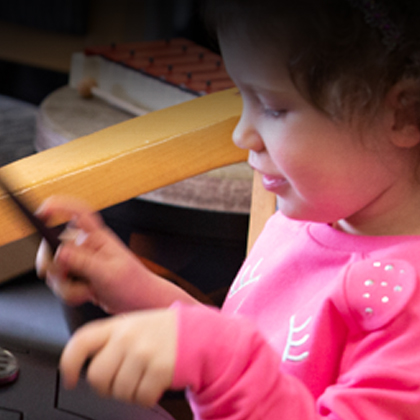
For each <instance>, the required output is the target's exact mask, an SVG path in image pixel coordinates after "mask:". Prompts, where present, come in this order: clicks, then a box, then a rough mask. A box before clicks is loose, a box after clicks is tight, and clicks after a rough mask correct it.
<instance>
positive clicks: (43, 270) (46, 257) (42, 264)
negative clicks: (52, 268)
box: [35, 239, 53, 279]
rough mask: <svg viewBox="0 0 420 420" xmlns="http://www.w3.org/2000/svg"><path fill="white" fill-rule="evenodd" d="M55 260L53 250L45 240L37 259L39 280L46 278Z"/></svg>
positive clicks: (39, 249) (41, 244)
mask: <svg viewBox="0 0 420 420" xmlns="http://www.w3.org/2000/svg"><path fill="white" fill-rule="evenodd" d="M52 260H53V255H52V252H51V248H50V247H49V245H48V243H47V241H46V240H45V239H43V240H42V241H41V243H40V245H39V248H38V250H37V253H36V257H35V269H36V273H37V275H38V277H39V278H41V279H42V278H44V277H45V276H46V274H47V270H48V267H49V265H50V264H51V262H52Z"/></svg>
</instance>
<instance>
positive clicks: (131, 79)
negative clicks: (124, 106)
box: [70, 38, 234, 111]
mask: <svg viewBox="0 0 420 420" xmlns="http://www.w3.org/2000/svg"><path fill="white" fill-rule="evenodd" d="M86 80H94V81H95V83H96V85H97V86H98V87H99V89H100V91H102V92H107V93H109V94H111V95H112V96H114V97H115V98H119V99H122V100H126V101H127V102H129V103H131V104H133V105H135V106H138V107H139V108H141V109H145V110H149V111H152V110H153V111H154V110H157V109H161V108H165V107H167V106H171V105H175V104H177V103H180V102H183V101H185V100H188V99H192V98H194V97H196V96H201V95H205V94H207V93H214V92H218V91H220V90H224V89H228V88H231V87H233V86H234V84H233V82H232V80H231V79H230V77H229V75H228V74H227V72H226V69H225V66H224V64H223V60H222V58H221V56H220V55H218V54H216V53H214V52H212V51H210V50H209V49H208V48H205V47H202V46H200V45H197V44H195V43H194V42H192V41H190V40H188V39H184V38H175V39H171V40H158V41H145V42H133V43H125V44H111V45H106V46H96V47H89V48H86V49H85V51H84V52H83V53H78V54H75V55H74V56H73V60H72V67H71V77H70V86H72V87H75V88H79V89H80V84H81V83H83V82H84V81H86ZM86 93H87V95H86V96H88V95H89V93H90V92H83V90H82V92H81V94H82V95H84V94H86Z"/></svg>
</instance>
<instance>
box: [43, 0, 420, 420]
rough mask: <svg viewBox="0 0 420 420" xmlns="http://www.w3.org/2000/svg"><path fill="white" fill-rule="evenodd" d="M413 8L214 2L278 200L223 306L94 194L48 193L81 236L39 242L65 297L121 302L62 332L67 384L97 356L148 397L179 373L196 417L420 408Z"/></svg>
mask: <svg viewBox="0 0 420 420" xmlns="http://www.w3.org/2000/svg"><path fill="white" fill-rule="evenodd" d="M418 9H419V6H416V5H411V4H410V2H408V1H401V0H398V1H397V0H393V1H391V0H390V1H387V0H378V1H375V0H318V1H316V2H314V1H313V0H293V1H286V0H284V1H282V0H278V1H276V2H274V1H268V0H258V1H249V0H223V1H222V0H220V1H217V0H214V1H212V2H210V3H209V4H208V6H207V11H206V13H207V16H208V20H209V22H210V24H211V25H212V26H213V27H214V28H215V31H216V34H217V37H218V40H219V45H220V48H221V51H222V54H223V57H224V60H225V62H226V66H227V69H228V71H229V73H230V75H231V77H232V79H233V80H234V81H235V83H236V85H237V87H238V88H239V90H240V92H241V95H242V98H243V113H242V117H241V119H240V121H239V123H238V126H237V127H236V129H235V131H234V134H233V140H234V142H235V143H236V144H237V145H238V147H241V148H244V149H247V150H249V163H250V165H251V166H252V167H253V168H254V169H255V170H257V171H259V172H260V173H261V174H262V175H263V182H264V186H265V188H266V189H268V190H270V191H272V192H274V193H276V195H277V197H278V208H279V211H278V212H277V213H276V214H275V215H273V216H272V218H271V219H270V220H269V222H268V223H267V225H266V227H265V230H264V231H263V233H262V234H261V236H260V238H259V239H258V241H257V242H256V244H255V245H254V247H253V249H252V251H251V253H250V255H249V256H248V258H247V259H246V261H245V262H244V264H243V266H242V268H241V270H240V271H239V273H238V275H237V277H236V279H235V281H234V282H233V284H232V287H231V289H230V292H229V294H228V296H227V298H226V302H225V304H224V306H223V308H222V310H221V311H218V310H216V309H210V308H208V307H204V306H203V305H200V304H198V303H197V302H195V301H194V300H193V299H192V298H191V297H189V296H188V295H186V294H185V293H184V292H182V291H181V290H179V289H177V288H176V287H175V286H173V285H171V284H169V283H167V282H166V281H165V280H163V279H161V278H159V277H157V276H155V275H154V274H151V273H150V272H149V271H147V270H146V268H144V267H143V266H142V265H140V263H139V262H138V261H137V259H136V258H135V257H134V256H133V255H132V254H131V253H130V251H128V250H127V249H126V248H125V247H124V246H123V245H122V244H121V243H120V242H119V241H118V239H116V238H115V237H114V236H113V234H112V233H111V232H109V231H108V229H107V228H106V227H105V226H104V225H103V223H102V221H101V220H100V219H99V217H98V216H97V215H94V214H91V212H90V210H89V208H88V207H86V206H85V205H84V204H81V203H78V202H74V201H73V200H70V199H63V198H52V199H50V200H48V201H47V202H46V203H45V204H44V205H43V207H42V208H41V210H40V214H42V215H43V217H44V218H45V219H47V220H48V219H49V218H50V217H52V216H53V215H55V214H57V213H61V212H65V213H67V214H69V215H71V216H72V217H73V224H74V225H76V227H78V228H79V229H80V230H82V231H83V235H82V236H83V237H81V236H79V237H78V238H77V239H76V240H75V241H68V242H66V243H65V244H64V245H63V246H62V247H61V249H60V250H59V252H58V253H57V255H56V256H55V258H54V261H53V262H48V258H47V256H46V249H45V245H43V246H42V247H41V249H40V251H39V258H38V269H39V271H40V273H41V275H46V278H47V281H48V283H49V284H50V285H51V287H52V288H53V290H55V291H56V293H57V294H58V295H60V296H61V297H62V298H63V299H65V300H66V301H67V302H68V303H70V304H77V303H81V302H85V301H88V300H89V301H92V302H95V303H97V304H98V305H100V306H102V307H103V308H105V309H106V310H108V311H109V312H111V313H114V314H116V313H121V312H124V314H123V315H116V316H115V317H111V318H109V319H107V320H101V321H96V322H94V323H91V324H88V325H87V326H85V327H82V328H81V329H80V330H79V331H78V332H77V333H76V334H75V335H74V337H73V338H72V339H71V340H70V342H69V344H68V345H67V347H66V348H65V350H64V352H63V356H62V360H61V371H62V374H63V377H64V381H65V384H66V385H67V386H68V387H73V386H75V384H76V382H77V380H78V377H79V373H80V369H81V367H82V366H83V364H84V363H85V361H86V360H87V359H88V358H90V359H91V362H90V364H89V368H88V372H87V377H88V380H89V381H90V383H91V384H92V386H93V387H94V388H96V389H97V391H98V392H100V393H101V394H103V395H107V396H112V397H115V398H119V399H122V400H126V401H131V402H137V403H140V404H145V405H149V406H150V405H153V404H154V403H156V402H157V401H158V399H159V397H160V396H161V395H162V393H163V392H164V391H165V390H166V389H169V388H170V389H187V391H188V395H189V399H190V402H191V405H192V409H193V412H194V414H195V418H196V419H232V420H233V419H235V420H236V419H248V420H249V419H264V420H279V419H299V420H309V419H321V418H325V419H331V420H332V419H334V420H337V419H342V420H355V419H359V420H360V419H381V420H385V419H394V420H396V419H406V420H408V419H413V420H414V419H418V418H420V288H419V287H418V279H419V275H420V259H419V258H418V250H419V249H420V178H419V175H420V174H419V170H420V165H419V162H420V34H419V32H420V30H419V28H420V17H419V10H418ZM66 272H72V273H74V274H76V275H79V276H81V277H84V278H85V279H86V282H78V283H74V282H71V281H69V280H68V279H66V277H65V275H64V274H63V273H66ZM146 308H148V309H149V310H144V309H146ZM138 309H142V311H135V310H138ZM129 311H132V312H129Z"/></svg>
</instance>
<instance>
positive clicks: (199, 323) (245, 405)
mask: <svg viewBox="0 0 420 420" xmlns="http://www.w3.org/2000/svg"><path fill="white" fill-rule="evenodd" d="M176 310H177V311H178V326H179V332H178V334H179V335H178V337H179V341H178V356H177V365H176V370H175V376H174V380H173V384H172V385H173V387H174V388H176V389H183V388H187V389H188V392H189V394H190V402H191V406H192V410H193V412H194V414H195V418H196V419H200V420H204V419H206V420H207V419H224V420H234V419H235V420H236V419H237V420H239V419H247V420H251V419H264V420H279V419H281V418H288V419H296V420H297V419H305V420H311V419H317V418H319V417H318V415H317V414H316V413H315V401H314V399H313V397H312V396H311V394H310V393H309V392H308V390H307V389H306V388H305V387H304V385H303V384H301V383H300V381H298V380H297V379H295V378H293V377H291V376H289V375H285V374H281V373H280V371H279V365H280V358H279V355H278V354H277V353H276V352H275V351H274V350H272V349H271V347H270V346H269V345H268V344H267V343H266V341H265V340H264V339H263V337H262V336H261V335H260V333H259V332H258V331H257V330H256V329H255V328H254V327H253V326H252V325H251V324H249V323H248V322H246V321H245V320H243V319H240V318H236V317H235V318H233V317H229V316H226V315H222V314H221V313H219V312H218V311H216V310H213V309H209V308H207V307H203V306H186V305H185V306H184V305H176ZM201 331H203V333H200V332H201Z"/></svg>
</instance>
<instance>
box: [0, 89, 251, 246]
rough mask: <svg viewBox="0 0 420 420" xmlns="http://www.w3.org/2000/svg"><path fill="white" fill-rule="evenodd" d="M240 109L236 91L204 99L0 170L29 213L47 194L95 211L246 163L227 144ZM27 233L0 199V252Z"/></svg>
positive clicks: (244, 155) (243, 153)
mask: <svg viewBox="0 0 420 420" xmlns="http://www.w3.org/2000/svg"><path fill="white" fill-rule="evenodd" d="M241 109H242V102H241V99H240V96H239V95H238V94H237V90H236V89H230V90H227V91H223V92H219V93H215V94H211V95H206V96H203V97H201V98H198V99H194V100H192V101H189V102H184V103H182V104H180V105H176V106H174V107H170V108H165V109H163V110H160V111H156V112H153V113H150V114H147V115H144V116H142V117H138V118H134V119H132V120H129V121H127V122H123V123H121V124H117V125H115V126H112V127H109V128H106V129H104V130H101V131H98V132H96V133H94V134H91V135H89V136H86V137H81V138H79V139H76V140H73V141H71V142H69V143H66V144H64V145H61V146H58V147H55V148H52V149H49V150H46V151H44V152H41V153H39V154H36V155H32V156H30V157H27V158H24V159H21V160H19V161H16V162H13V163H11V164H10V165H7V166H5V167H3V168H1V169H0V170H1V173H2V176H5V177H6V178H7V179H8V180H9V183H11V184H12V187H13V189H14V191H15V192H16V193H17V194H19V195H21V196H22V197H23V198H24V199H26V200H27V201H29V202H31V203H32V205H33V206H34V207H36V206H38V205H39V204H40V203H41V202H42V201H43V200H44V199H45V198H47V197H49V196H51V195H53V194H68V195H72V196H75V197H78V198H80V199H83V200H86V201H87V202H89V203H90V205H91V206H92V207H93V208H94V209H97V210H99V209H102V208H105V207H108V206H111V205H113V204H116V203H119V202H122V201H125V200H127V199H130V198H132V197H135V196H137V195H140V194H143V193H145V192H148V191H151V190H154V189H157V188H160V187H162V186H164V185H168V184H171V183H174V182H177V181H180V180H182V179H185V178H188V177H191V176H194V175H197V174H199V173H203V172H206V171H208V170H210V169H214V168H217V167H220V166H224V165H228V164H231V163H237V162H241V161H244V160H246V158H247V152H246V151H243V150H241V149H238V148H237V147H235V146H234V145H233V143H232V141H231V135H232V131H233V129H234V127H235V125H236V123H237V121H238V118H239V116H240V113H241ZM63 221H64V220H57V221H56V222H57V223H59V222H63ZM32 232H33V229H32V227H31V226H29V225H28V224H27V223H24V221H23V220H22V218H21V216H20V214H19V212H17V211H16V210H15V208H14V207H13V204H12V203H10V201H9V199H8V198H7V196H6V195H2V196H0V246H1V245H4V244H7V243H9V242H12V241H16V240H18V239H21V238H23V237H26V236H28V235H29V234H31V233H32Z"/></svg>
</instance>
